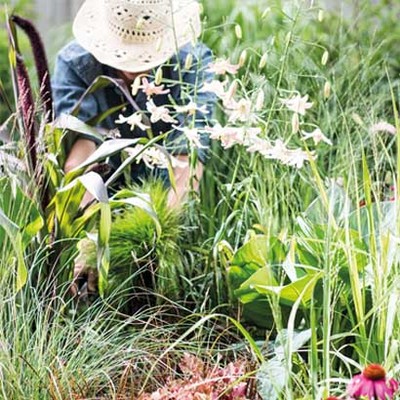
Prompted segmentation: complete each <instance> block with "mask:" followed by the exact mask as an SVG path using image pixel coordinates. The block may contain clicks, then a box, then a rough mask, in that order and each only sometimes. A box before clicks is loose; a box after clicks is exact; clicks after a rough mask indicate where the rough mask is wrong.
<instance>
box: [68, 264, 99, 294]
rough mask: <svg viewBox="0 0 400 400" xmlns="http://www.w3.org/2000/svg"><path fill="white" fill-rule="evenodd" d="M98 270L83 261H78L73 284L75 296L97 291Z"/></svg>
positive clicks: (72, 288) (72, 292) (72, 289)
mask: <svg viewBox="0 0 400 400" xmlns="http://www.w3.org/2000/svg"><path fill="white" fill-rule="evenodd" d="M97 278H98V276H97V272H96V271H95V270H93V268H87V267H86V265H85V264H84V263H82V262H79V261H78V262H76V264H75V267H74V279H73V280H72V284H71V294H72V296H73V297H77V298H83V297H85V296H87V295H89V294H93V293H96V292H97Z"/></svg>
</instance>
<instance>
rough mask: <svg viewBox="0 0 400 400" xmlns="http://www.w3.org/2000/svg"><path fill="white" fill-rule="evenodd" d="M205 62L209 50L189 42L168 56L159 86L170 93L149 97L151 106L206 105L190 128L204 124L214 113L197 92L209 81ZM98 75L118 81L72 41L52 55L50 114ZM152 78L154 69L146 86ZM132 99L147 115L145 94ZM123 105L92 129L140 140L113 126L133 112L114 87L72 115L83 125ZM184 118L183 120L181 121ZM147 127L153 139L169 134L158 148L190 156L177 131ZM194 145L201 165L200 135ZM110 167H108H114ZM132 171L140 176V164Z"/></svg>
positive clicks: (71, 102) (65, 109)
mask: <svg viewBox="0 0 400 400" xmlns="http://www.w3.org/2000/svg"><path fill="white" fill-rule="evenodd" d="M189 54H191V55H192V57H193V62H192V65H191V66H190V69H188V70H186V69H185V62H186V59H187V56H188V55H189ZM211 60H212V54H211V51H210V50H209V49H208V48H207V47H206V46H205V45H204V44H201V43H198V44H196V45H195V46H193V45H190V44H189V45H186V46H184V47H183V48H181V49H180V51H179V52H178V54H177V55H175V56H173V57H172V58H171V59H170V60H169V61H168V62H167V63H165V64H164V65H163V66H162V73H163V82H165V83H166V89H170V93H169V94H159V95H155V96H153V100H154V103H155V104H156V105H157V106H161V105H165V104H166V105H169V104H174V103H175V104H177V105H184V104H187V103H188V102H189V101H190V99H192V100H193V101H194V102H195V103H196V104H197V105H198V106H202V105H206V107H207V110H208V113H207V114H202V113H200V112H197V113H196V115H195V120H194V121H195V122H194V126H195V127H202V126H205V125H207V124H208V119H209V118H211V116H212V114H213V112H214V109H215V104H216V98H215V95H214V94H212V93H210V92H207V93H198V89H200V88H201V87H202V85H203V83H204V82H209V81H211V80H212V79H213V74H212V73H210V72H209V71H207V66H208V64H209V63H210V62H211ZM101 75H106V76H110V77H112V78H119V76H118V71H117V70H115V69H114V68H112V67H110V66H107V65H104V64H101V63H100V62H99V61H97V59H96V58H94V56H93V55H92V54H90V53H89V52H88V51H86V50H85V49H83V48H82V47H81V46H80V45H79V44H78V43H77V42H75V41H73V42H71V43H69V44H68V45H67V46H65V47H64V48H63V49H62V50H61V51H60V52H59V54H58V56H57V60H56V67H55V74H54V76H53V82H52V83H53V95H54V101H55V113H56V116H60V115H61V114H70V113H71V112H72V111H73V109H74V107H75V105H76V104H77V102H78V101H79V100H80V99H81V97H82V95H83V94H84V92H85V91H86V89H87V88H88V87H89V86H90V85H91V84H92V82H93V81H94V80H95V79H96V78H97V77H99V76H101ZM154 75H155V70H153V71H151V72H150V73H149V76H148V80H149V82H151V81H153V80H154ZM182 89H184V90H182ZM182 93H187V94H189V96H190V97H187V96H186V97H183V96H182ZM133 99H134V100H135V102H136V103H137V105H138V107H139V108H140V109H141V110H143V111H145V112H146V113H147V115H148V116H149V113H148V112H147V111H146V102H147V101H148V99H147V96H146V95H145V93H144V92H143V91H142V90H139V91H138V93H137V94H136V95H135V96H134V97H133ZM123 104H125V107H124V108H123V109H122V111H121V110H119V111H118V110H117V111H114V112H112V113H111V114H110V115H108V116H107V118H105V119H103V120H102V122H100V123H99V124H98V125H97V126H98V127H100V128H105V129H107V130H111V129H115V128H118V129H119V132H120V135H121V137H123V138H134V137H143V136H146V133H145V132H143V131H142V130H140V129H139V128H138V127H135V129H134V130H133V131H132V130H131V127H130V126H129V125H128V124H121V125H117V124H116V123H115V121H116V120H117V119H118V117H119V115H120V114H123V115H124V116H129V115H131V114H133V113H134V112H135V111H136V110H134V109H133V107H132V106H131V105H130V104H129V103H127V101H126V98H125V97H124V95H123V94H122V92H121V91H120V90H119V89H118V88H117V87H112V86H107V87H105V88H102V89H99V90H97V91H95V92H94V93H91V94H89V95H87V96H86V97H85V98H84V99H83V100H82V103H81V107H80V109H79V112H78V114H77V117H78V118H79V119H80V120H82V121H83V122H89V121H91V120H93V119H96V117H98V116H99V115H101V114H103V113H104V112H106V111H108V110H112V109H113V108H118V106H121V105H123ZM185 118H189V119H188V120H185ZM176 119H177V120H178V121H179V122H178V123H177V124H176V125H178V126H188V127H190V124H192V123H193V117H185V116H184V115H177V116H176ZM151 129H152V132H153V134H154V135H160V134H162V133H167V132H169V133H168V135H167V137H166V139H164V143H162V144H164V145H165V146H166V148H167V150H168V151H169V152H170V153H171V154H174V155H178V154H188V153H189V152H190V150H189V145H188V143H187V141H186V138H185V137H184V135H183V134H182V131H180V130H177V129H174V127H173V126H172V124H169V123H165V122H163V121H158V122H156V123H152V124H151ZM82 136H84V135H82ZM200 141H201V144H202V147H201V148H199V149H197V152H198V157H199V159H200V161H202V162H203V163H204V162H205V161H206V158H207V149H208V146H209V139H208V137H207V135H205V134H201V135H200ZM112 161H113V163H114V164H118V163H120V161H119V158H118V157H116V158H115V157H114V158H113V159H112ZM116 166H117V165H114V167H116ZM134 169H135V167H134V166H133V168H132V175H135V174H136V175H140V174H142V172H143V166H142V167H141V168H136V169H135V171H133V170H134ZM140 171H141V172H140Z"/></svg>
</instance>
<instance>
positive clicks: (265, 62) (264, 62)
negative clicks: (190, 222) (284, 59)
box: [258, 52, 268, 69]
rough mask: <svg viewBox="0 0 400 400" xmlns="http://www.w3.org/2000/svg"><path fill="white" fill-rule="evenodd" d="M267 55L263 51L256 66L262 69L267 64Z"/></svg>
mask: <svg viewBox="0 0 400 400" xmlns="http://www.w3.org/2000/svg"><path fill="white" fill-rule="evenodd" d="M267 57H268V53H267V52H265V53H264V54H263V56H262V57H261V60H260V63H259V64H258V68H260V69H263V68H264V67H265V66H266V65H267Z"/></svg>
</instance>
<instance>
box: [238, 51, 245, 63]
mask: <svg viewBox="0 0 400 400" xmlns="http://www.w3.org/2000/svg"><path fill="white" fill-rule="evenodd" d="M246 60H247V51H246V50H243V51H242V52H241V53H240V57H239V63H238V64H239V66H240V67H243V65H244V64H245V62H246Z"/></svg>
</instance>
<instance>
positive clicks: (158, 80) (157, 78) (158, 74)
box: [154, 67, 163, 85]
mask: <svg viewBox="0 0 400 400" xmlns="http://www.w3.org/2000/svg"><path fill="white" fill-rule="evenodd" d="M162 79H163V70H162V67H158V68H157V72H156V76H155V77H154V83H155V84H156V85H159V84H160V83H161V82H162Z"/></svg>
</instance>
